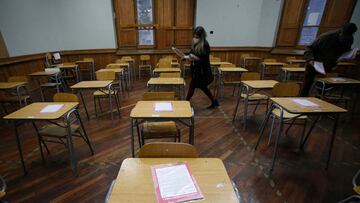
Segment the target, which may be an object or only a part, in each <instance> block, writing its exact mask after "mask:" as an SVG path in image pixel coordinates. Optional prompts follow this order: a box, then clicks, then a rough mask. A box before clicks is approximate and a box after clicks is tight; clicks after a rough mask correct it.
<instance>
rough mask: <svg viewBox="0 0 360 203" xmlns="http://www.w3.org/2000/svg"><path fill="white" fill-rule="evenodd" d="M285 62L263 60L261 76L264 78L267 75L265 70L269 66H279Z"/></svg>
mask: <svg viewBox="0 0 360 203" xmlns="http://www.w3.org/2000/svg"><path fill="white" fill-rule="evenodd" d="M283 65H284V63H282V62H262V63H261V64H260V78H261V79H264V76H265V71H266V69H267V68H268V67H279V66H281V67H282V66H283Z"/></svg>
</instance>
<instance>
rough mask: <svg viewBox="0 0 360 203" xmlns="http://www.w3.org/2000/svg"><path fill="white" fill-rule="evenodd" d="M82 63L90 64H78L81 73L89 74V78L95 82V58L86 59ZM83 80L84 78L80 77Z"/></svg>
mask: <svg viewBox="0 0 360 203" xmlns="http://www.w3.org/2000/svg"><path fill="white" fill-rule="evenodd" d="M82 61H86V62H89V63H77V64H78V66H79V71H80V73H81V72H89V77H90V79H91V80H93V75H94V74H95V73H94V72H93V71H95V67H94V66H95V64H94V58H90V57H86V58H83V59H82ZM80 78H82V77H80Z"/></svg>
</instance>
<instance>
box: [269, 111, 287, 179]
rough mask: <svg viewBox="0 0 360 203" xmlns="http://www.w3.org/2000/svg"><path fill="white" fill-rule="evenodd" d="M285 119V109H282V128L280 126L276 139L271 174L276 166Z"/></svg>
mask: <svg viewBox="0 0 360 203" xmlns="http://www.w3.org/2000/svg"><path fill="white" fill-rule="evenodd" d="M270 112H271V111H270ZM268 115H270V113H268ZM283 118H284V110H283V108H280V126H279V129H278V134H277V137H276V140H275V148H274V152H273V158H272V163H271V168H270V172H271V171H273V170H274V165H275V161H276V155H277V148H278V145H279V140H280V136H281V133H282V130H283V126H284V124H283Z"/></svg>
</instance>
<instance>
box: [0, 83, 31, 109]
mask: <svg viewBox="0 0 360 203" xmlns="http://www.w3.org/2000/svg"><path fill="white" fill-rule="evenodd" d="M26 84H27V82H0V91H6V92H8V91H12V90H16V97H17V99H18V101H19V106H20V107H22V102H21V100H22V98H21V89H22V88H23V89H24V90H25V91H26V92H27V91H28V90H27V88H26ZM24 102H25V105H26V100H25V101H24Z"/></svg>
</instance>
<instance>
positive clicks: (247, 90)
mask: <svg viewBox="0 0 360 203" xmlns="http://www.w3.org/2000/svg"><path fill="white" fill-rule="evenodd" d="M244 87H245V90H246V92H245V94H246V95H245V98H244V117H243V129H244V130H245V129H246V127H247V112H248V103H249V87H248V86H246V85H245V86H244ZM240 94H241V93H240ZM240 96H241V95H240Z"/></svg>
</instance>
